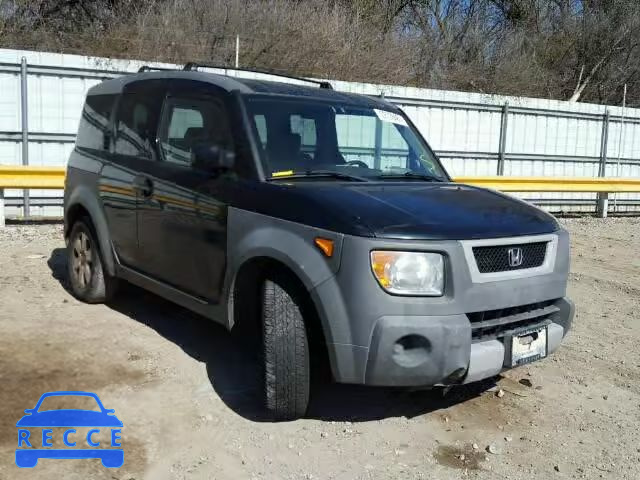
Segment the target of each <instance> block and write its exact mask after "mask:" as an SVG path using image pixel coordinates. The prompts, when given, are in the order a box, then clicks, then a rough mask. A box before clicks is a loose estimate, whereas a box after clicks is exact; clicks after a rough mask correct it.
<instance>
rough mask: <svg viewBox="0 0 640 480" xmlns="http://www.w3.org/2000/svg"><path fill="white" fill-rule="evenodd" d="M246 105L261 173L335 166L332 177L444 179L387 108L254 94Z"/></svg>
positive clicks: (419, 142)
mask: <svg viewBox="0 0 640 480" xmlns="http://www.w3.org/2000/svg"><path fill="white" fill-rule="evenodd" d="M247 109H248V113H249V118H250V121H251V122H252V124H253V125H252V127H253V129H254V135H255V136H256V138H257V139H258V142H257V143H258V146H259V150H260V156H261V160H262V164H263V166H264V170H265V176H266V177H267V178H283V177H288V176H291V175H294V176H295V175H299V174H303V175H304V174H309V173H311V172H315V173H324V174H327V175H330V174H331V173H332V172H337V173H338V174H339V175H335V177H336V178H338V179H339V178H344V177H346V176H347V175H352V176H354V177H359V178H370V179H374V178H375V179H384V178H385V177H387V178H392V177H393V178H398V177H399V176H400V177H405V176H406V177H407V178H409V177H412V176H415V177H416V178H420V179H433V180H448V177H447V175H446V173H445V172H444V170H443V168H442V167H441V166H440V163H439V162H438V160H437V158H436V157H435V155H434V154H433V152H432V151H431V150H430V149H429V147H428V146H427V145H426V143H425V142H424V140H422V138H421V137H420V136H419V135H418V134H417V133H416V132H415V131H414V130H413V129H412V128H411V127H410V126H409V125H408V124H407V121H406V120H405V117H404V116H402V115H400V114H399V113H396V112H393V111H391V110H383V109H378V108H369V107H359V106H358V107H354V106H351V105H349V104H343V103H340V102H324V101H313V100H308V99H295V100H289V99H286V100H283V99H281V98H278V99H275V98H273V97H258V96H256V97H249V98H248V100H247Z"/></svg>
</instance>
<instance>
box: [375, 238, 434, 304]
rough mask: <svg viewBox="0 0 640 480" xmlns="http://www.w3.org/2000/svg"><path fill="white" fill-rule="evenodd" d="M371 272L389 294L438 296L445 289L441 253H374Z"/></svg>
mask: <svg viewBox="0 0 640 480" xmlns="http://www.w3.org/2000/svg"><path fill="white" fill-rule="evenodd" d="M371 269H372V270H373V274H374V275H375V277H376V279H377V280H378V283H379V284H380V286H381V287H382V288H384V289H385V290H386V291H387V292H389V293H395V294H398V295H425V296H434V297H438V296H441V295H442V292H443V290H444V259H443V257H442V255H440V254H439V253H426V252H394V251H390V250H389V251H382V250H378V251H373V252H371Z"/></svg>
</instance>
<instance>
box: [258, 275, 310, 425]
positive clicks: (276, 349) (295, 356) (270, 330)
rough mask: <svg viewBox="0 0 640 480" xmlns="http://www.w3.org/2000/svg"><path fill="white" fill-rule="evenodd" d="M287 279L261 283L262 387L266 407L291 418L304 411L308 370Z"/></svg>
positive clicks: (296, 308) (306, 347) (302, 328)
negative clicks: (285, 280)
mask: <svg viewBox="0 0 640 480" xmlns="http://www.w3.org/2000/svg"><path fill="white" fill-rule="evenodd" d="M286 283H287V282H279V281H275V280H270V279H268V280H266V281H265V282H264V285H263V291H262V328H263V335H262V338H263V346H264V388H265V399H266V407H267V410H269V411H270V412H271V413H272V414H273V415H274V416H275V417H276V419H279V420H294V419H296V418H300V417H302V416H304V414H305V413H306V411H307V406H308V404H309V391H310V380H311V379H310V375H311V374H310V368H309V365H310V361H309V343H308V340H307V331H306V328H305V324H304V320H303V318H302V313H301V309H300V305H299V303H298V302H296V300H295V298H296V296H295V293H294V289H293V288H291V287H287V286H286Z"/></svg>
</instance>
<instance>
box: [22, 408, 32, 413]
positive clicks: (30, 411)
mask: <svg viewBox="0 0 640 480" xmlns="http://www.w3.org/2000/svg"><path fill="white" fill-rule="evenodd" d="M34 410H35V409H33V408H27V409H26V410H25V411H24V413H33V411H34Z"/></svg>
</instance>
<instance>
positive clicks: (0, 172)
mask: <svg viewBox="0 0 640 480" xmlns="http://www.w3.org/2000/svg"><path fill="white" fill-rule="evenodd" d="M64 174H65V168H63V167H32V166H29V167H24V166H17V165H16V166H6V165H0V189H3V188H54V189H59V188H60V189H61V188H64Z"/></svg>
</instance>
